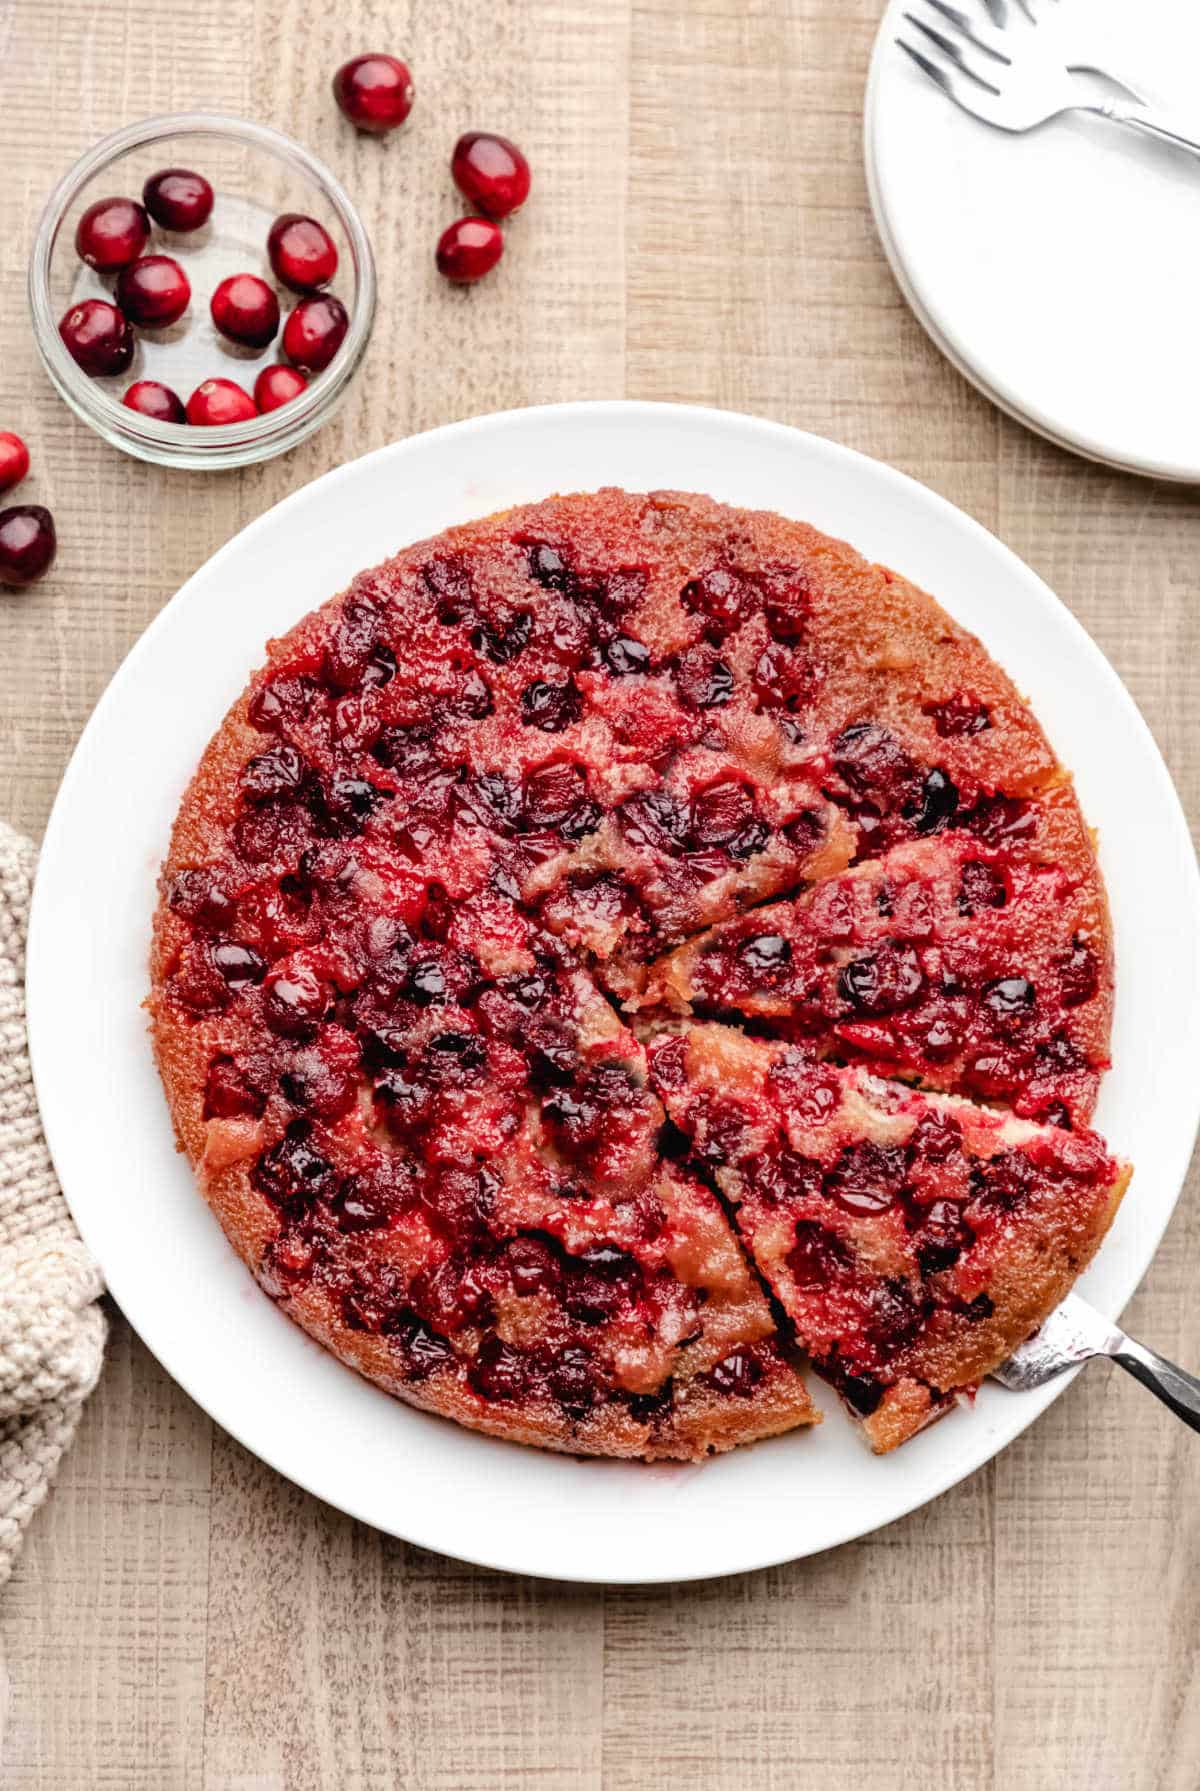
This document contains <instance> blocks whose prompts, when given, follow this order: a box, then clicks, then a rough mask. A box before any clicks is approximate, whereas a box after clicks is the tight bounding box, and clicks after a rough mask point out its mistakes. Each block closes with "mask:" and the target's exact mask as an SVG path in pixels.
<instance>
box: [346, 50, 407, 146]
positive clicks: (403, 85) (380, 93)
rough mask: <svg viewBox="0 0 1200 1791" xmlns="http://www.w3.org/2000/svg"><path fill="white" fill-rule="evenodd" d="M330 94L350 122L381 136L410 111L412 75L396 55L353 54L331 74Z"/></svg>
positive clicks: (401, 120) (403, 118) (391, 129)
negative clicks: (331, 86) (331, 89)
mask: <svg viewBox="0 0 1200 1791" xmlns="http://www.w3.org/2000/svg"><path fill="white" fill-rule="evenodd" d="M333 97H334V99H335V100H336V101H337V103H338V105H339V106H340V107H341V109H342V112H343V114H344V116H345V117H347V118H348V119H349V120H350V122H351V124H353V125H357V127H358V129H359V130H360V131H371V132H373V133H374V134H375V135H376V136H383V135H384V133H385V132H387V131H394V130H395V128H396V126H397V125H398V124H403V123H404V120H405V119H406V118H407V117H408V115H409V113H410V112H411V111H412V103H413V82H412V76H411V75H410V74H409V72H408V68H407V66H406V64H405V63H403V62H401V61H400V59H399V57H397V56H385V55H383V54H382V53H372V54H370V55H366V56H352V57H351V59H350V61H349V62H344V63H343V64H342V66H341V68H339V69H338V72H337V74H336V75H334V77H333Z"/></svg>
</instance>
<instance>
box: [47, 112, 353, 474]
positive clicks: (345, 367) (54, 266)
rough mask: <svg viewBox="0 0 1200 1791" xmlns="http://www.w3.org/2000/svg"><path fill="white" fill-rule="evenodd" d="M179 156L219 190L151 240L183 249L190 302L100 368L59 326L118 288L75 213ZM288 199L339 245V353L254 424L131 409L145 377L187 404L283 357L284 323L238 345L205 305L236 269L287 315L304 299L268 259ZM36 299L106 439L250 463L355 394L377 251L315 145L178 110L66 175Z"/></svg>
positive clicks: (70, 385) (84, 411) (60, 385)
mask: <svg viewBox="0 0 1200 1791" xmlns="http://www.w3.org/2000/svg"><path fill="white" fill-rule="evenodd" d="M173 167H183V168H194V169H195V170H196V172H197V173H199V174H203V175H204V176H205V177H206V179H208V180H209V181H210V182H211V183H212V186H213V189H214V192H215V194H216V199H215V203H214V205H213V210H212V215H211V217H210V218H209V220H208V222H207V223H206V224H204V225H203V226H202V227H201V228H200V229H199V230H193V231H189V232H187V233H186V234H185V233H183V232H180V231H173V230H163V229H162V228H160V226H159V225H157V224H155V225H154V226H153V230H152V234H151V239H150V242H149V243H148V244H147V246H146V252H147V253H153V254H159V253H162V254H167V255H173V256H175V257H176V258H177V259H178V260H179V262H180V263H181V265H182V266H183V268H184V271H185V272H186V273H187V276H188V279H189V280H190V282H191V286H192V301H191V304H190V305H189V307H188V309H187V311H186V312H185V313H184V315H183V317H182V318H181V319H180V320H179V322H178V323H176V324H172V325H171V326H170V327H169V328H167V329H161V330H140V329H139V330H135V332H134V336H135V342H136V347H135V352H134V358H133V364H132V366H131V367H129V368H128V369H127V370H126V371H125V372H124V373H121V374H115V375H112V376H110V377H106V378H100V379H93V378H91V377H90V376H89V375H88V374H86V373H84V371H83V370H82V368H80V367H78V366H77V365H76V364H75V362H74V361H73V360H72V358H71V356H70V355H69V354H68V353H67V350H66V348H65V347H64V345H63V342H62V339H61V337H60V336H59V333H58V325H59V321H60V319H61V318H62V316H63V314H64V313H65V312H66V311H67V310H69V309H70V307H71V305H72V304H75V303H77V302H78V301H79V300H81V299H85V298H107V299H111V298H112V287H113V285H114V284H115V277H114V276H113V275H101V274H97V273H95V272H93V270H92V269H91V268H89V267H87V266H86V265H85V264H84V263H83V262H82V261H81V260H80V259H79V257H78V255H77V254H76V252H75V227H76V224H77V223H78V220H79V217H80V214H81V213H82V212H83V211H84V210H85V209H86V208H87V206H89V205H91V204H92V203H93V202H94V201H95V200H97V199H102V198H107V197H109V196H112V195H116V194H122V195H126V196H128V197H129V198H131V199H136V200H137V201H138V202H139V203H140V201H141V196H142V186H143V184H144V182H145V181H146V179H147V178H148V176H150V175H151V174H155V173H157V172H158V171H159V170H160V169H163V168H173ZM285 211H296V212H302V213H305V214H306V215H308V216H311V217H315V218H317V219H318V220H319V222H320V223H322V224H323V225H324V226H325V228H326V230H328V231H329V233H330V235H331V236H332V237H333V240H334V242H335V244H336V246H337V251H338V271H337V274H336V275H335V277H334V279H333V280H332V281H331V282H330V285H329V286H328V288H326V290H327V291H329V292H330V293H332V294H334V295H335V296H336V297H338V298H340V299H341V301H342V303H343V304H344V305H345V307H346V310H347V312H348V313H349V317H350V324H349V328H348V329H347V331H346V337H345V340H344V341H343V343H342V345H341V347H340V348H339V349H338V351H337V354H336V355H335V356H334V358H333V360H332V361H331V362H330V364H329V366H328V367H326V368H325V369H324V370H323V371H322V372H321V373H317V374H314V375H313V376H312V377H311V378H310V380H309V383H308V385H307V387H306V388H305V390H304V391H303V392H301V394H300V395H299V397H297V398H293V399H292V400H291V401H290V403H287V404H282V405H280V406H279V407H278V409H276V410H273V411H268V412H267V413H266V414H265V415H264V416H259V417H254V418H252V419H251V420H250V421H248V422H245V423H230V424H224V425H221V426H220V427H215V428H206V427H195V426H191V425H185V424H179V423H163V422H159V421H158V420H157V419H155V418H152V417H144V416H141V415H139V413H138V412H136V411H132V410H129V409H128V408H127V407H126V406H125V405H123V404H122V403H121V396H122V394H123V393H124V392H125V391H126V390H127V388H128V387H129V386H130V385H132V383H133V382H134V380H137V379H158V380H161V381H162V382H163V384H164V385H168V386H170V387H171V389H172V390H173V391H176V392H178V393H179V396H180V397H181V398H182V399H183V401H184V403H185V404H186V402H187V400H188V396H189V394H190V393H191V392H192V391H193V390H194V389H195V387H196V386H197V385H199V384H200V382H201V381H202V380H204V379H211V378H217V377H221V378H225V379H233V380H236V381H237V383H238V384H239V385H240V386H243V387H244V388H245V389H246V390H248V391H249V390H251V389H252V388H253V385H254V381H255V379H256V377H257V376H258V374H259V372H260V371H261V370H262V368H263V367H266V366H270V365H271V364H273V363H274V362H276V361H279V360H280V359H281V358H282V352H281V347H280V344H281V341H282V333H283V332H282V324H281V326H280V331H279V333H278V334H277V335H276V337H275V339H274V341H273V342H272V343H270V345H269V346H268V347H267V348H265V349H245V348H240V347H238V345H237V344H236V343H232V342H229V341H227V340H226V338H225V337H223V336H222V335H220V334H219V332H218V331H217V329H216V327H215V326H214V324H213V322H212V318H211V316H210V314H209V308H208V304H209V299H210V298H211V296H212V293H213V291H214V289H215V287H216V286H217V284H218V282H219V281H220V280H223V279H224V278H225V277H226V275H228V274H235V273H256V274H259V275H261V276H262V277H263V278H264V279H266V280H267V281H268V283H269V284H271V285H273V286H274V287H275V289H276V290H277V291H278V293H279V299H280V308H281V310H282V312H283V313H284V315H285V316H286V313H287V312H288V310H289V309H290V308H291V307H292V306H293V305H294V304H296V303H297V302H298V295H296V294H293V293H290V292H288V291H287V289H286V288H281V287H280V286H279V285H278V283H277V282H275V281H274V279H273V276H272V273H271V267H270V262H269V260H268V258H267V232H268V230H269V229H270V226H271V224H272V223H273V221H274V220H275V218H277V217H278V216H279V214H280V213H281V212H285ZM29 308H30V311H31V313H32V317H33V330H34V336H35V339H36V341H37V346H38V352H39V353H40V355H41V357H42V361H43V364H44V365H45V368H46V371H47V373H48V374H49V375H50V378H51V380H52V381H53V383H54V385H55V387H56V388H57V390H58V392H59V394H60V396H61V397H63V398H65V399H66V401H67V403H68V404H69V405H70V407H71V409H72V410H73V411H74V412H75V413H76V415H77V416H80V417H82V418H83V420H84V422H85V423H88V424H90V425H91V427H92V428H93V429H94V430H95V431H96V433H97V434H98V435H101V436H103V438H104V440H105V441H107V442H111V443H112V444H113V446H114V447H117V448H122V449H124V451H125V453H126V454H133V455H135V456H136V457H137V458H138V459H140V460H150V461H153V462H154V463H155V464H156V465H158V466H177V467H187V468H191V469H196V468H209V467H211V468H223V467H235V466H249V465H251V464H252V463H253V462H255V461H259V460H269V459H271V458H272V457H273V456H274V455H276V454H283V453H285V452H286V451H287V450H288V449H289V448H294V447H295V446H296V444H297V442H301V441H303V440H304V438H305V437H306V436H308V435H311V434H312V432H313V430H314V429H318V428H320V426H321V424H322V423H323V422H325V420H326V419H327V418H328V417H329V416H330V415H332V413H333V411H334V410H335V409H336V407H337V405H338V404H339V403H340V402H341V400H342V398H343V397H344V396H345V394H346V391H347V388H348V387H349V385H350V381H351V380H352V379H353V378H354V375H355V373H356V371H357V369H358V366H359V363H360V361H361V360H362V357H363V353H364V351H365V349H366V346H367V342H368V340H369V339H370V335H371V323H372V320H373V318H374V315H375V261H374V257H373V256H372V253H371V245H370V242H369V241H368V238H367V233H366V231H365V230H364V228H363V224H362V220H361V218H360V217H359V215H358V213H357V211H356V210H355V208H354V206H353V205H352V204H351V202H350V199H349V196H348V195H347V193H346V191H345V189H344V188H343V187H342V185H341V183H340V182H339V181H338V180H337V179H336V178H335V176H334V175H333V174H331V173H330V171H329V169H328V168H326V167H325V166H324V165H323V164H322V163H321V162H319V161H318V160H317V158H316V157H315V156H313V155H310V154H309V152H308V151H307V150H306V149H302V148H301V147H300V145H299V144H298V143H293V142H292V141H291V139H290V138H289V137H285V136H284V135H283V134H282V133H281V132H280V131H275V130H271V129H270V128H269V126H267V125H263V124H252V123H250V122H249V121H248V120H247V119H243V118H227V117H224V116H222V115H221V114H220V113H215V112H180V113H176V114H174V115H172V116H170V117H165V118H147V119H143V120H142V121H141V122H140V123H138V124H130V125H126V126H125V127H124V129H122V130H119V131H114V132H113V133H112V135H111V136H109V137H105V138H104V139H103V140H102V141H101V142H99V143H97V144H96V145H95V147H94V148H93V149H90V150H89V151H88V153H87V154H86V155H85V156H82V157H81V158H80V160H79V161H78V162H76V164H75V166H74V167H73V168H72V169H71V171H70V173H69V174H67V175H65V176H64V178H63V179H62V180H61V181H60V182H59V184H58V186H57V187H56V188H55V189H54V191H53V192H52V193H51V195H50V197H49V199H48V200H47V201H46V207H45V210H44V211H43V213H42V216H41V220H40V221H39V224H38V228H37V235H36V237H35V239H34V244H33V253H32V255H31V257H30V263H29Z"/></svg>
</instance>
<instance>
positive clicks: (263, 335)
mask: <svg viewBox="0 0 1200 1791" xmlns="http://www.w3.org/2000/svg"><path fill="white" fill-rule="evenodd" d="M209 309H210V310H211V312H212V320H213V322H214V323H215V324H216V326H217V328H218V329H219V330H220V332H221V334H222V335H223V336H228V337H229V340H230V341H231V342H240V343H242V344H243V345H244V346H245V347H246V348H265V347H266V346H267V343H268V342H270V341H271V340H272V338H273V337H274V335H275V332H276V330H277V329H278V328H279V300H278V299H277V298H276V297H275V294H274V293H273V292H272V291H271V288H270V287H269V286H268V285H267V283H266V281H265V280H260V279H259V277H258V275H257V274H230V276H229V278H228V279H227V280H222V281H221V284H220V285H219V286H218V287H217V290H216V291H215V292H214V293H213V295H212V302H211V304H210V306H209Z"/></svg>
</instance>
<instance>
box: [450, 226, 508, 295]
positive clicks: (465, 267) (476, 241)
mask: <svg viewBox="0 0 1200 1791" xmlns="http://www.w3.org/2000/svg"><path fill="white" fill-rule="evenodd" d="M503 253H504V238H503V236H501V234H500V226H499V225H498V224H493V223H492V222H491V220H490V218H456V219H455V221H454V223H453V224H451V225H450V227H449V228H448V229H446V230H443V231H442V234H441V236H440V237H439V238H438V246H437V269H438V273H439V274H445V276H446V278H447V280H453V281H454V282H455V284H456V285H459V286H469V285H470V283H471V282H472V281H473V280H482V278H483V276H484V275H485V274H490V273H491V271H492V269H493V268H494V267H495V265H496V263H497V262H498V261H499V259H500V257H501V255H503Z"/></svg>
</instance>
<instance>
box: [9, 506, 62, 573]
mask: <svg viewBox="0 0 1200 1791" xmlns="http://www.w3.org/2000/svg"><path fill="white" fill-rule="evenodd" d="M57 547H58V541H57V538H56V536H55V533H54V518H53V517H52V516H51V514H50V512H49V510H45V509H43V508H42V506H41V504H14V505H13V507H12V508H11V509H10V510H0V584H3V585H31V584H32V583H33V581H34V579H35V578H40V577H41V576H42V573H43V572H45V571H46V570H47V569H48V567H49V566H50V564H51V563H52V561H53V559H54V555H55V552H56V550H57Z"/></svg>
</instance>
